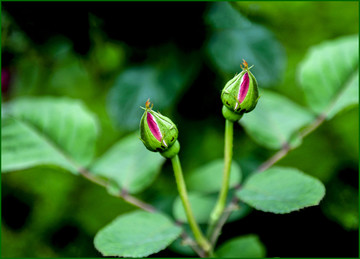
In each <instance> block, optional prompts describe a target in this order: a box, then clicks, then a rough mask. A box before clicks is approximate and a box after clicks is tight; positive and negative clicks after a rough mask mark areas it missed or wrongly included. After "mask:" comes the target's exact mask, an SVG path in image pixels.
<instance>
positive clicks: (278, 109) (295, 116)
mask: <svg viewBox="0 0 360 259" xmlns="http://www.w3.org/2000/svg"><path fill="white" fill-rule="evenodd" d="M260 95H261V97H260V99H259V102H258V104H257V106H256V108H255V109H254V110H253V111H252V112H251V113H248V114H245V115H244V117H243V118H242V119H241V120H240V121H239V123H240V124H241V125H242V126H243V127H244V128H245V131H246V132H247V133H248V134H249V135H250V136H251V137H252V138H253V139H254V140H255V141H256V142H257V143H258V144H260V145H262V146H265V147H267V148H270V149H280V148H281V147H282V146H284V145H286V144H290V146H296V145H298V144H299V142H301V139H300V138H299V136H298V135H297V132H298V131H299V129H300V128H302V127H303V126H305V125H307V124H309V123H310V122H311V121H312V120H314V115H312V114H311V113H310V112H309V111H307V110H306V109H305V108H303V107H301V106H299V105H297V104H296V103H294V102H292V101H290V100H289V99H287V98H286V97H284V96H282V95H279V94H277V93H274V92H270V91H266V90H261V92H260Z"/></svg>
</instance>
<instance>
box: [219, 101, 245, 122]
mask: <svg viewBox="0 0 360 259" xmlns="http://www.w3.org/2000/svg"><path fill="white" fill-rule="evenodd" d="M222 114H223V116H224V118H225V119H227V120H229V121H232V122H235V121H238V120H240V119H241V118H242V116H243V115H244V112H243V113H241V114H238V113H235V112H233V111H232V110H230V109H229V108H228V107H226V106H225V105H223V108H222Z"/></svg>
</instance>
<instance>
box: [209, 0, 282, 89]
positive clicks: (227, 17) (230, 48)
mask: <svg viewBox="0 0 360 259" xmlns="http://www.w3.org/2000/svg"><path fill="white" fill-rule="evenodd" d="M206 19H207V22H208V23H209V24H210V26H211V27H212V28H213V29H214V31H213V33H212V34H211V36H210V39H209V41H208V42H207V46H206V48H207V52H208V54H209V56H210V58H211V59H212V61H213V63H214V64H215V65H216V66H217V67H218V68H219V69H220V70H222V71H223V72H226V73H228V74H229V76H231V77H232V76H234V74H235V73H238V72H239V70H240V64H242V59H245V60H246V61H247V62H248V64H249V65H255V66H254V68H253V69H252V72H253V74H254V75H255V77H256V79H257V81H258V83H259V86H261V87H263V86H269V85H273V84H275V83H277V82H278V81H279V80H280V79H281V78H282V74H283V72H284V70H285V52H284V50H283V47H282V46H281V44H280V43H279V42H278V41H277V40H276V39H275V37H274V35H273V34H272V33H271V32H270V31H268V30H267V29H266V28H264V27H263V26H261V25H257V24H254V23H252V22H250V21H249V20H247V19H246V18H244V17H243V16H242V15H241V14H240V13H239V12H237V11H236V10H235V9H233V8H232V7H231V5H230V4H229V3H226V2H218V3H213V4H212V6H211V8H210V10H209V12H208V14H207V16H206Z"/></svg>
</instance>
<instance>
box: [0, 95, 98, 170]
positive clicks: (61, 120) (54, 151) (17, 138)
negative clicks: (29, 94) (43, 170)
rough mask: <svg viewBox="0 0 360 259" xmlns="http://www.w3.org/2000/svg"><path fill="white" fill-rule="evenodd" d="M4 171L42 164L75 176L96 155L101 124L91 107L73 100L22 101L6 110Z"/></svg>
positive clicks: (43, 98)
mask: <svg viewBox="0 0 360 259" xmlns="http://www.w3.org/2000/svg"><path fill="white" fill-rule="evenodd" d="M4 113H5V114H4V117H3V118H2V132H1V140H2V144H1V152H2V156H1V169H2V172H9V171H14V170H20V169H26V168H30V167H34V166H38V165H54V166H60V167H62V168H64V169H67V170H69V171H71V172H73V173H76V172H77V169H78V168H79V166H83V167H84V166H87V165H88V164H89V162H90V161H91V160H92V158H93V155H94V148H95V140H96V137H97V122H96V120H95V117H94V116H93V115H92V114H91V113H90V112H89V111H88V110H87V108H86V107H85V106H84V105H83V104H82V103H81V102H80V101H77V100H72V99H69V98H55V97H37V98H21V99H17V100H15V101H13V102H11V103H8V104H6V105H5V107H4Z"/></svg>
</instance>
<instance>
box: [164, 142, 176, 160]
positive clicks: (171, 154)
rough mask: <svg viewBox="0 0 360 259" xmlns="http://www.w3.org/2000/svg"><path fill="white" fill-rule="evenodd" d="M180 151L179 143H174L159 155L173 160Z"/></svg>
mask: <svg viewBox="0 0 360 259" xmlns="http://www.w3.org/2000/svg"><path fill="white" fill-rule="evenodd" d="M179 151H180V143H179V141H177V140H176V141H175V143H174V144H173V145H172V146H171V147H169V148H168V149H167V150H166V151H163V152H160V154H161V155H162V156H163V157H165V158H169V159H171V158H173V157H174V156H176V155H177V154H178V153H179Z"/></svg>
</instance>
